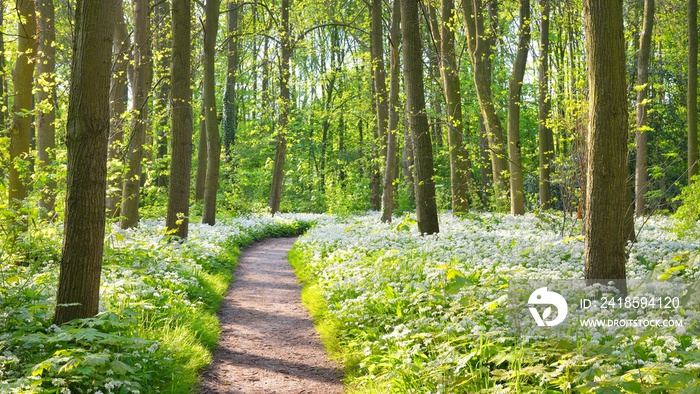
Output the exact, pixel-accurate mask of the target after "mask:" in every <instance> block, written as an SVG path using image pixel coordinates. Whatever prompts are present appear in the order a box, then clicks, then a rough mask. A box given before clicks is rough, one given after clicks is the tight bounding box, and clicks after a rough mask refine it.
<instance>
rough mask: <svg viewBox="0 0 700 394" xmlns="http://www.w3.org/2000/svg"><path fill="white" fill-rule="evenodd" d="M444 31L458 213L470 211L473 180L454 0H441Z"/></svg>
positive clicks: (454, 205)
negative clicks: (460, 81)
mask: <svg viewBox="0 0 700 394" xmlns="http://www.w3.org/2000/svg"><path fill="white" fill-rule="evenodd" d="M440 13H441V15H442V25H441V27H442V29H441V30H442V31H441V34H440V60H441V62H442V64H441V67H440V74H441V76H442V83H443V87H444V90H445V104H446V106H447V138H448V141H449V146H450V180H451V182H450V184H451V191H452V213H453V214H454V215H456V216H459V215H461V214H464V213H467V212H469V185H470V184H471V183H473V175H472V172H471V167H472V166H471V163H470V160H469V154H468V152H467V149H466V147H465V146H464V138H463V135H464V121H463V118H462V96H461V92H460V83H459V69H458V65H457V58H456V56H455V45H454V42H455V33H454V30H453V26H455V23H454V22H455V18H456V15H455V10H454V0H442V4H441V12H440Z"/></svg>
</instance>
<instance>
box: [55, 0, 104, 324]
mask: <svg viewBox="0 0 700 394" xmlns="http://www.w3.org/2000/svg"><path fill="white" fill-rule="evenodd" d="M112 1H114V0H110V1H105V0H78V3H77V5H76V15H75V25H76V34H75V43H74V49H73V57H72V59H73V60H72V65H71V74H70V75H71V82H70V99H69V106H68V125H67V127H66V134H67V135H66V146H67V148H68V170H67V171H68V176H67V180H66V211H65V222H64V235H63V253H62V256H61V269H60V274H59V279H58V294H57V296H56V315H55V317H54V323H55V324H58V325H60V324H63V323H65V322H67V321H70V320H73V319H76V318H87V317H92V316H94V315H96V314H97V311H98V307H99V297H100V274H101V271H102V252H103V247H104V233H105V190H106V187H107V141H108V138H109V88H110V71H111V70H110V65H111V61H110V57H111V54H112V38H113V24H112V23H113V19H112V12H114V11H115V8H114V3H112ZM67 304H71V305H67Z"/></svg>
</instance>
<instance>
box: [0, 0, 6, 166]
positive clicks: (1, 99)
mask: <svg viewBox="0 0 700 394" xmlns="http://www.w3.org/2000/svg"><path fill="white" fill-rule="evenodd" d="M4 17H5V3H4V2H2V1H0V28H2V27H3V26H4V25H5V18H4ZM0 53H5V35H4V34H0ZM6 78H7V76H6V75H5V56H0V130H5V122H6V121H7V79H6ZM2 136H3V137H4V136H5V131H3V132H2ZM0 175H2V176H3V178H4V173H3V171H2V170H0Z"/></svg>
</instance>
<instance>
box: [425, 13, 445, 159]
mask: <svg viewBox="0 0 700 394" xmlns="http://www.w3.org/2000/svg"><path fill="white" fill-rule="evenodd" d="M422 8H423V9H422V10H421V12H422V13H423V15H425V14H426V13H427V15H428V19H429V22H430V24H429V26H430V30H429V31H428V34H429V35H431V36H432V37H428V42H429V45H428V47H427V48H426V52H427V55H428V64H429V70H430V71H429V72H428V75H432V76H434V80H435V81H437V86H435V84H434V83H432V82H433V78H428V81H429V83H428V87H427V88H426V91H427V93H426V94H427V95H428V97H429V102H430V107H431V109H432V112H433V117H432V118H428V122H429V124H430V128H431V129H432V132H431V137H432V140H433V144H434V145H435V148H436V149H441V148H442V147H443V146H444V144H443V140H444V137H443V132H442V131H443V130H442V125H443V110H442V101H443V97H441V93H442V92H441V91H440V90H441V89H444V86H443V85H442V75H441V73H442V71H441V64H440V62H441V59H440V57H441V56H442V55H441V54H440V45H441V44H440V41H441V40H440V30H441V27H440V26H441V24H440V22H439V21H438V15H437V10H436V9H435V6H434V5H433V4H430V3H424V4H423V7H422ZM443 92H444V90H443Z"/></svg>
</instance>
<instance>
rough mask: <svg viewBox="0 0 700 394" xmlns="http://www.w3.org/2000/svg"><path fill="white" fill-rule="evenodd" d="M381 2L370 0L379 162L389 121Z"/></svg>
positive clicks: (384, 145)
mask: <svg viewBox="0 0 700 394" xmlns="http://www.w3.org/2000/svg"><path fill="white" fill-rule="evenodd" d="M382 22H383V19H382V0H372V45H370V49H371V58H372V80H373V81H374V99H375V101H376V103H377V112H376V113H377V128H378V132H379V142H378V145H379V151H380V152H381V154H380V160H385V159H386V138H387V122H388V121H389V99H388V97H387V90H386V68H385V67H384V34H383V32H382V31H383V29H382Z"/></svg>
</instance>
